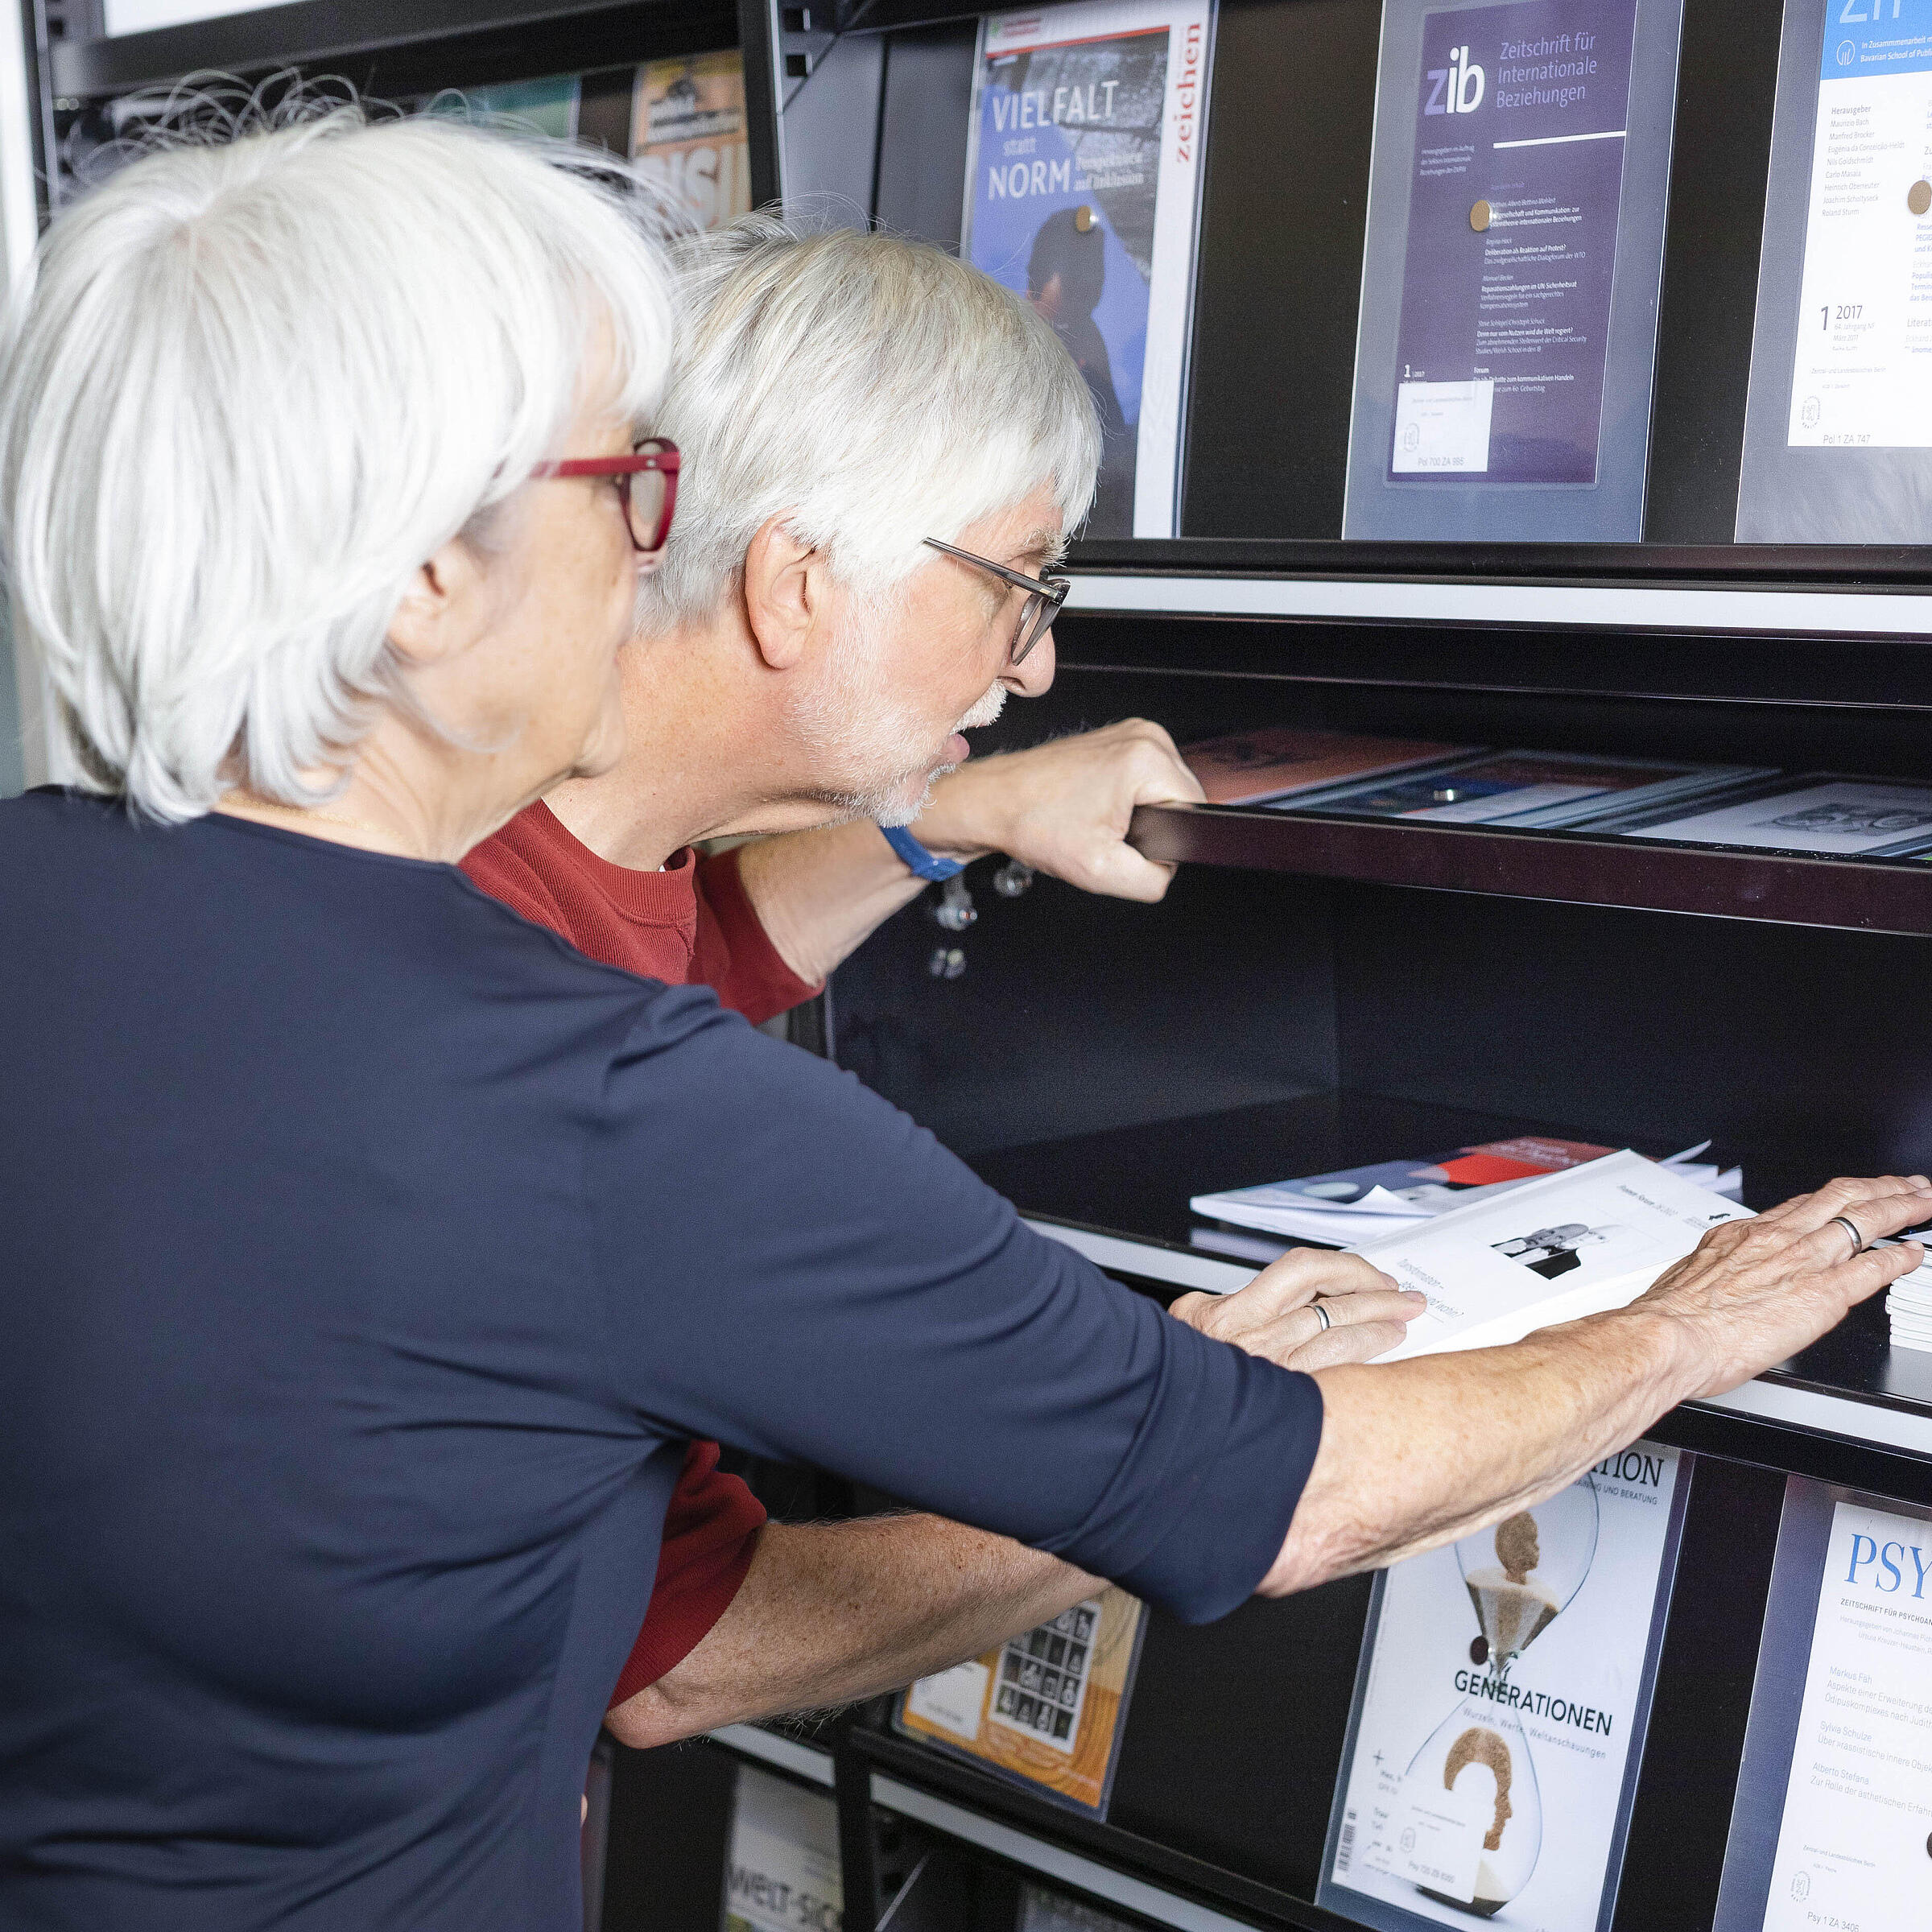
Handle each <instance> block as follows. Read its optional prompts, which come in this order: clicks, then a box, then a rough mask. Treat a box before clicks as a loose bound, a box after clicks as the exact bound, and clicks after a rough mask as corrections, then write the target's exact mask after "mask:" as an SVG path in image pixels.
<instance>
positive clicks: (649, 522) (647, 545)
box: [530, 436, 681, 551]
mask: <svg viewBox="0 0 1932 1932" xmlns="http://www.w3.org/2000/svg"><path fill="white" fill-rule="evenodd" d="M680 460H681V459H680V458H679V455H678V446H677V444H675V443H671V442H667V441H666V440H664V439H663V437H661V436H654V437H653V438H652V439H651V440H650V441H649V442H648V443H640V444H638V447H637V448H635V449H634V450H633V451H632V452H631V453H630V455H629V456H573V457H572V458H571V460H569V461H568V462H567V463H539V464H538V465H537V467H536V468H535V469H533V470H532V471H531V472H530V474H531V475H532V476H533V477H616V478H617V496H618V498H619V500H620V501H621V502H622V503H623V506H624V514H625V518H626V519H627V521H628V522H630V540H631V543H633V544H634V546H635V547H637V548H638V550H640V551H659V550H662V549H663V547H664V539H666V538H667V537H668V536H669V535H671V512H672V511H673V510H675V509H676V508H677V504H678V465H679V462H680Z"/></svg>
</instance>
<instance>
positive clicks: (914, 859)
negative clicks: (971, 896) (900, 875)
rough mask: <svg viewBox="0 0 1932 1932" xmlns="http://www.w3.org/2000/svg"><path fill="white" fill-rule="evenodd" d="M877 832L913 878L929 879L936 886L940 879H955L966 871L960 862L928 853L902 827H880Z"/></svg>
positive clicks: (962, 862) (934, 853)
mask: <svg viewBox="0 0 1932 1932" xmlns="http://www.w3.org/2000/svg"><path fill="white" fill-rule="evenodd" d="M879 830H880V831H881V832H884V833H885V835H886V844H888V845H890V847H891V848H893V850H894V852H897V853H898V855H899V857H901V858H902V859H903V860H904V861H906V870H907V871H908V872H910V873H912V874H913V876H914V877H915V878H921V879H931V881H932V882H933V883H934V884H935V886H936V885H938V884H939V881H941V880H942V879H950V878H952V877H956V875H957V874H959V873H962V872H964V870H965V869H966V867H965V864H964V861H962V860H959V859H942V858H941V857H939V855H938V853H936V852H928V851H927V849H926V848H925V847H924V846H923V845H922V844H920V843H919V840H917V839H915V838H914V836H912V834H911V833H910V832H908V831H907V830H906V828H905V827H904V826H903V825H881V827H880V828H879Z"/></svg>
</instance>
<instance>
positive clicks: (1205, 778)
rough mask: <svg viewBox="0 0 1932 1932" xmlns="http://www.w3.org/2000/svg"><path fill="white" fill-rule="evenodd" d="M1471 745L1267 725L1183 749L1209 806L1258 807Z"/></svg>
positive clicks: (1453, 754)
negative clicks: (1315, 787) (1291, 794)
mask: <svg viewBox="0 0 1932 1932" xmlns="http://www.w3.org/2000/svg"><path fill="white" fill-rule="evenodd" d="M1475 749H1476V746H1475V745H1432V744H1429V743H1427V742H1426V741H1421V740H1412V739H1406V738H1373V737H1363V736H1361V735H1360V734H1359V733H1355V732H1349V731H1304V730H1302V729H1298V728H1297V727H1295V726H1293V725H1264V726H1263V727H1262V728H1261V729H1260V730H1259V731H1243V732H1231V733H1228V735H1227V736H1226V737H1219V738H1205V739H1203V740H1202V741H1200V742H1199V744H1195V745H1183V747H1182V748H1181V756H1182V758H1183V759H1184V760H1185V761H1186V762H1187V767H1188V769H1189V770H1191V771H1192V772H1193V774H1194V775H1195V777H1196V778H1199V780H1200V782H1201V789H1202V791H1204V792H1206V793H1207V795H1208V803H1209V804H1211V805H1257V804H1259V803H1261V801H1262V800H1263V799H1278V798H1280V797H1282V795H1284V794H1286V793H1288V792H1291V791H1307V790H1309V789H1310V788H1311V786H1317V785H1335V784H1339V783H1340V782H1343V781H1344V780H1346V779H1348V778H1374V777H1378V776H1380V775H1381V774H1384V773H1385V772H1391V771H1404V770H1408V769H1409V768H1410V767H1411V766H1417V765H1436V764H1440V763H1441V762H1443V760H1444V759H1446V758H1465V757H1467V756H1468V754H1469V753H1471V752H1472V751H1474V750H1475Z"/></svg>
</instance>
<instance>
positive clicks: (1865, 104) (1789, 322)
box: [1736, 0, 1932, 543]
mask: <svg viewBox="0 0 1932 1932" xmlns="http://www.w3.org/2000/svg"><path fill="white" fill-rule="evenodd" d="M1782 13H1783V27H1782V32H1781V42H1780V47H1779V54H1778V73H1777V109H1776V117H1775V119H1774V120H1773V124H1772V133H1771V166H1770V172H1769V179H1768V180H1767V182H1766V191H1765V221H1764V242H1763V247H1762V250H1761V255H1760V258H1759V266H1758V277H1757V318H1756V321H1755V324H1754V327H1753V330H1752V345H1751V388H1750V395H1749V400H1748V404H1747V406H1746V409H1745V415H1744V461H1743V465H1742V470H1741V473H1740V477H1739V481H1738V493H1737V522H1736V534H1737V540H1738V542H1739V543H1923V542H1924V541H1925V537H1926V505H1927V502H1928V499H1929V498H1932V369H1928V368H1927V358H1926V346H1927V344H1928V342H1929V341H1932V284H1929V283H1928V282H1927V280H1926V275H1925V259H1926V248H1927V246H1929V245H1932V144H1928V142H1927V141H1926V128H1927V126H1928V125H1932V0H1785V4H1784V6H1783V8H1782Z"/></svg>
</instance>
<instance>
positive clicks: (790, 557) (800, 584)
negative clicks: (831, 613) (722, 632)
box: [745, 510, 829, 671]
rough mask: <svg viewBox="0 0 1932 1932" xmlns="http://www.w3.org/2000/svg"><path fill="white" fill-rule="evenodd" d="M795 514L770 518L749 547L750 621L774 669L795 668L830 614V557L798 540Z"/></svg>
mask: <svg viewBox="0 0 1932 1932" xmlns="http://www.w3.org/2000/svg"><path fill="white" fill-rule="evenodd" d="M791 514H792V513H791V511H790V510H780V511H779V512H778V514H777V515H776V516H775V517H770V518H766V521H765V522H764V523H763V524H762V525H761V526H760V527H759V529H758V534H757V535H755V536H753V539H751V541H750V543H748V544H747V545H746V546H745V622H746V624H747V625H749V629H750V631H751V635H752V640H753V643H754V644H755V645H756V646H757V647H758V655H759V657H760V658H762V659H763V660H764V662H765V664H766V667H768V668H769V669H770V670H772V671H789V670H791V667H793V666H794V665H795V664H796V663H798V662H799V659H800V658H803V656H804V654H805V652H806V650H807V646H809V645H810V643H811V638H812V634H813V633H814V632H815V631H816V630H819V628H820V627H821V626H822V625H823V624H824V621H825V620H826V617H827V615H828V612H827V608H826V606H827V597H828V590H829V585H828V581H827V577H826V572H825V560H824V558H823V557H822V556H821V555H819V552H818V551H815V550H812V549H810V548H808V547H807V546H806V545H804V544H803V543H800V542H799V539H798V538H797V536H796V535H795V534H794V533H793V531H792V529H791V525H790V523H789V522H788V521H787V519H788V518H790V517H791Z"/></svg>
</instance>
